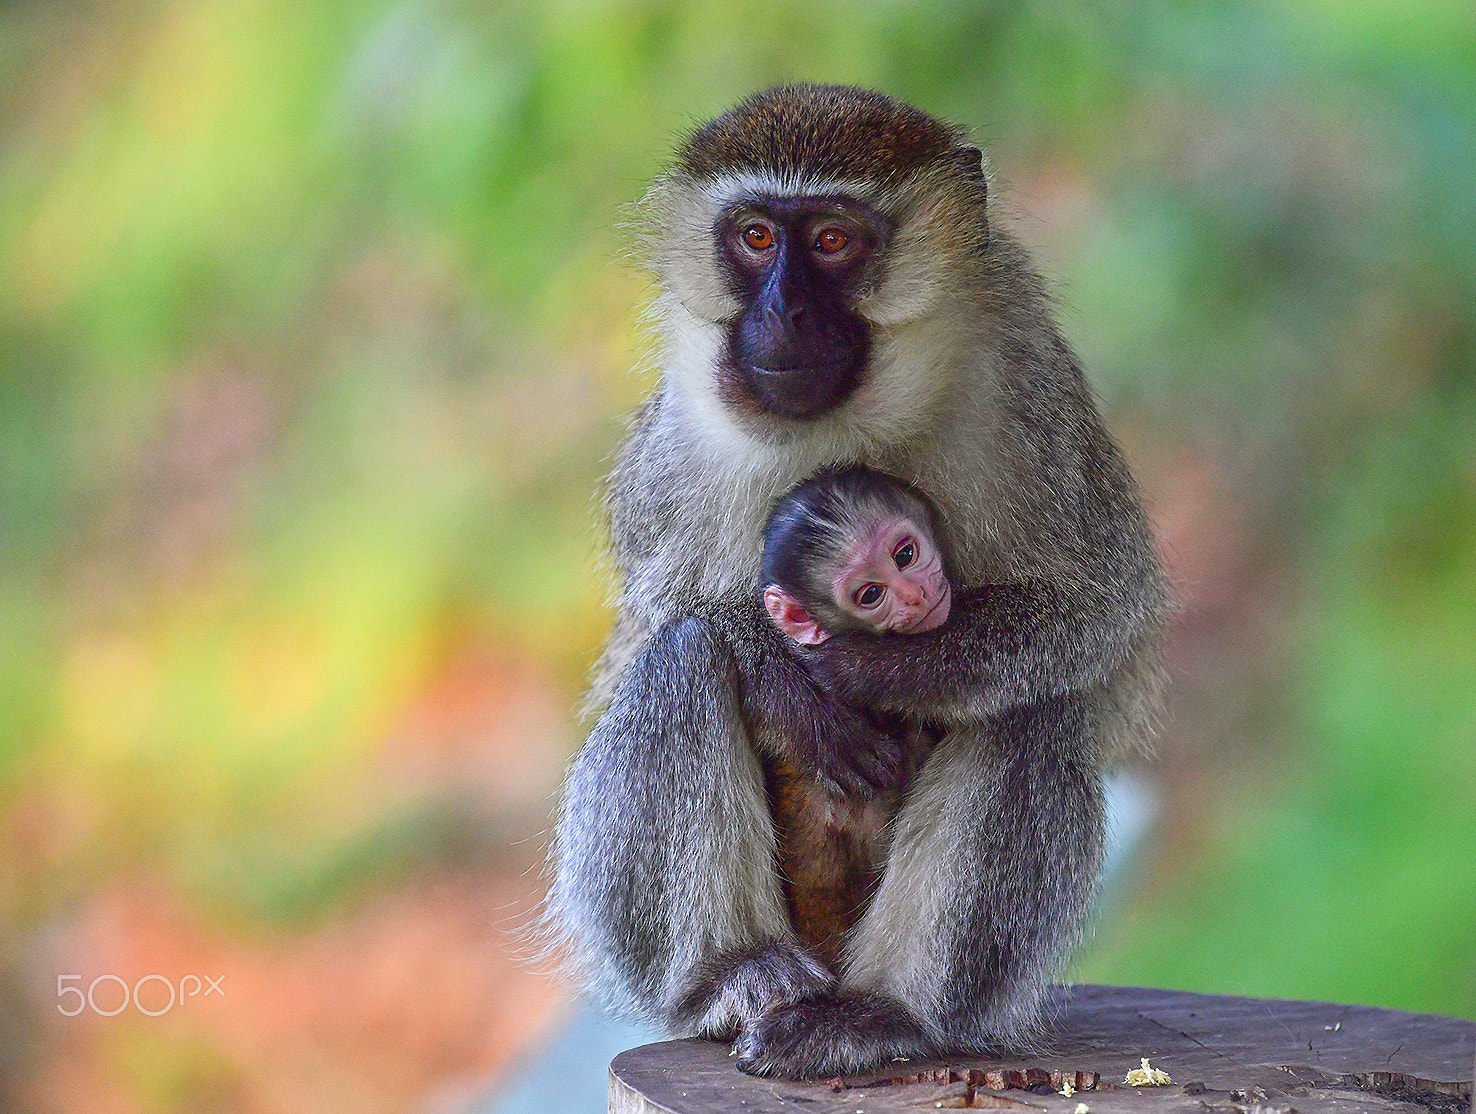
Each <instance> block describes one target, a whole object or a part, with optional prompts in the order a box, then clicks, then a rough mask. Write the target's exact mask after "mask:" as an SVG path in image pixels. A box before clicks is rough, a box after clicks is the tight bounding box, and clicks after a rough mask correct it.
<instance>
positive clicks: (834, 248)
mask: <svg viewBox="0 0 1476 1114" xmlns="http://www.w3.org/2000/svg"><path fill="white" fill-rule="evenodd" d="M850 242H851V240H850V237H848V236H847V235H846V234H845V233H844V232H842V231H841V230H840V229H839V228H822V229H821V230H820V234H819V235H818V236H816V237H815V250H816V251H820V252H824V253H825V254H826V255H834V254H835V253H836V252H838V251H845V249H846V245H847V244H849V243H850Z"/></svg>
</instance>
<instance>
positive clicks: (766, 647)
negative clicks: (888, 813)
mask: <svg viewBox="0 0 1476 1114" xmlns="http://www.w3.org/2000/svg"><path fill="white" fill-rule="evenodd" d="M699 610H701V611H702V612H704V613H705V617H706V618H707V620H708V621H709V622H711V623H712V624H713V625H714V626H716V627H717V629H719V630H720V631H721V632H722V633H723V636H724V637H725V639H726V641H727V642H728V644H729V645H730V646H731V647H732V651H733V658H734V660H735V662H736V664H737V667H738V694H739V706H740V707H741V709H742V713H743V718H744V720H745V721H747V722H748V723H749V724H752V725H756V726H758V727H760V730H759V731H757V732H756V733H755V734H756V735H757V736H758V738H759V740H760V741H761V742H760V745H763V746H766V747H770V748H777V747H780V746H782V747H783V748H784V753H783V754H781V755H779V756H780V757H784V758H788V759H790V760H791V761H793V762H795V764H796V765H798V766H799V768H800V769H801V770H803V771H804V772H805V773H806V774H807V775H809V776H811V777H813V778H814V779H815V780H816V781H817V782H818V783H819V784H820V786H821V788H823V789H825V790H826V792H828V793H831V794H833V795H834V796H850V797H862V798H869V797H871V796H874V795H875V794H876V793H879V792H885V791H886V790H888V789H891V788H893V787H895V786H896V784H897V782H898V780H899V779H900V777H901V771H902V766H903V759H904V757H905V756H906V752H907V742H906V736H905V735H904V733H903V732H901V731H900V730H893V729H891V728H890V727H889V726H888V725H887V724H885V723H883V722H881V721H880V720H879V718H878V717H876V716H872V715H870V714H868V713H867V712H866V711H865V710H863V709H862V708H860V707H858V706H855V705H853V704H851V703H849V702H847V701H845V700H838V699H836V698H835V696H833V695H831V694H829V693H827V692H825V691H823V690H822V689H821V688H820V687H819V686H818V685H817V684H816V683H815V680H814V678H812V677H811V676H810V674H809V672H808V671H807V670H806V668H805V666H804V664H803V663H802V662H801V661H800V660H799V658H798V657H797V656H796V653H795V651H793V650H791V649H790V643H789V642H788V640H787V639H785V638H784V636H783V635H781V634H780V633H779V632H778V631H776V630H775V629H774V625H773V623H772V622H771V621H770V619H769V617H768V615H767V614H765V612H764V610H763V608H762V607H760V606H759V604H758V601H757V600H756V599H755V600H752V601H750V600H728V601H725V602H724V603H722V604H714V605H708V606H705V607H702V608H700V609H699Z"/></svg>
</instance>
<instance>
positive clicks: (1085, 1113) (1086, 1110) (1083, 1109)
mask: <svg viewBox="0 0 1476 1114" xmlns="http://www.w3.org/2000/svg"><path fill="white" fill-rule="evenodd" d="M1071 1114H1092V1108H1091V1107H1090V1106H1088V1105H1087V1104H1086V1103H1084V1102H1079V1103H1077V1104H1076V1109H1075V1110H1073V1111H1072V1112H1071Z"/></svg>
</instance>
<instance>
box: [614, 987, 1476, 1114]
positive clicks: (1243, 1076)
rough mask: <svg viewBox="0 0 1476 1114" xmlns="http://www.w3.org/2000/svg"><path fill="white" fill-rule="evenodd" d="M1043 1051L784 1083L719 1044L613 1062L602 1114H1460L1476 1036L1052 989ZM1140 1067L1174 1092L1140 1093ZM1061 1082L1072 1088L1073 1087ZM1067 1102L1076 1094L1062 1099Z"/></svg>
mask: <svg viewBox="0 0 1476 1114" xmlns="http://www.w3.org/2000/svg"><path fill="white" fill-rule="evenodd" d="M1057 993H1058V996H1059V1002H1058V1007H1059V1010H1060V1013H1059V1017H1058V1020H1057V1023H1056V1024H1055V1026H1053V1028H1052V1030H1051V1034H1050V1036H1049V1037H1048V1038H1047V1041H1046V1047H1047V1048H1048V1049H1049V1051H1048V1052H1046V1053H1043V1054H1041V1055H1038V1056H1016V1057H1007V1058H1004V1059H989V1058H985V1057H970V1056H966V1057H950V1058H948V1059H946V1060H928V1061H898V1062H894V1063H893V1064H892V1065H890V1067H889V1068H888V1069H887V1070H883V1071H878V1072H873V1073H871V1074H868V1075H862V1076H853V1077H847V1078H842V1079H828V1080H816V1081H809V1082H794V1081H791V1080H783V1079H760V1078H755V1077H753V1076H749V1075H744V1074H743V1073H742V1072H740V1071H739V1070H738V1068H737V1067H736V1066H735V1064H734V1062H733V1060H732V1059H731V1058H730V1057H729V1055H728V1046H727V1045H725V1044H719V1043H717V1042H714V1041H701V1040H678V1041H666V1042H664V1043H661V1044H648V1045H644V1046H642V1047H640V1048H633V1049H631V1050H630V1051H628V1052H622V1053H621V1054H620V1055H619V1056H617V1057H615V1059H614V1061H613V1062H612V1063H611V1064H610V1111H611V1114H654V1112H658V1111H659V1112H664V1114H708V1112H710V1111H718V1110H723V1111H728V1110H733V1111H744V1112H745V1114H779V1112H781V1111H782V1112H784V1114H795V1112H811V1114H889V1112H896V1114H900V1112H902V1111H907V1112H909V1114H921V1112H922V1111H925V1110H931V1109H974V1110H1014V1111H1019V1112H1020V1114H1026V1112H1028V1111H1046V1112H1057V1111H1059V1112H1061V1114H1073V1112H1076V1111H1078V1107H1079V1104H1085V1106H1086V1108H1087V1110H1088V1111H1090V1114H1115V1112H1119V1111H1153V1112H1158V1111H1173V1112H1179V1111H1185V1112H1193V1114H1207V1112H1213V1114H1237V1112H1238V1114H1293V1112H1296V1114H1324V1112H1329V1114H1330V1112H1338V1114H1355V1112H1369V1114H1383V1112H1390V1114H1392V1112H1396V1111H1397V1112H1408V1114H1416V1112H1422V1111H1432V1110H1433V1111H1437V1112H1439V1114H1457V1112H1459V1114H1465V1111H1467V1110H1469V1109H1470V1103H1471V1076H1472V1061H1473V1056H1476V1023H1473V1022H1470V1021H1462V1020H1459V1019H1457V1018H1451V1017H1437V1016H1435V1015H1433V1014H1420V1013H1406V1012H1404V1011H1403V1010H1389V1009H1380V1008H1377V1007H1374V1006H1339V1005H1331V1004H1329V1003H1325V1002H1291V1001H1279V1000H1275V999H1267V998H1232V997H1224V996H1219V995H1206V994H1188V993H1184V992H1181V991H1170V990H1145V989H1139V988H1135V987H1125V986H1075V987H1063V988H1060V990H1059V991H1058V992H1057ZM1144 1057H1147V1058H1148V1059H1149V1060H1150V1062H1151V1064H1152V1067H1153V1068H1155V1069H1159V1070H1162V1071H1165V1072H1167V1073H1168V1074H1169V1076H1170V1077H1171V1079H1172V1082H1171V1083H1170V1084H1167V1085H1164V1086H1155V1087H1135V1086H1128V1085H1125V1084H1124V1079H1125V1077H1126V1075H1127V1073H1128V1072H1129V1071H1130V1070H1132V1069H1134V1068H1139V1067H1141V1061H1142V1059H1143V1058H1144ZM1068 1083H1069V1087H1068ZM1068 1090H1070V1091H1071V1092H1072V1093H1070V1094H1063V1093H1061V1092H1066V1091H1068Z"/></svg>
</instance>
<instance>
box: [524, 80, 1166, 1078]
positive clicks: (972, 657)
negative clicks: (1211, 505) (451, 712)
mask: <svg viewBox="0 0 1476 1114" xmlns="http://www.w3.org/2000/svg"><path fill="white" fill-rule="evenodd" d="M646 204H647V211H648V213H649V214H650V223H651V229H652V235H651V238H650V244H651V252H652V265H653V267H654V268H655V270H656V272H657V276H658V279H659V282H660V292H659V294H658V298H657V300H656V303H655V319H656V321H657V325H658V328H659V329H660V331H661V335H662V342H663V345H664V352H663V357H662V360H663V364H662V366H663V376H662V382H661V385H660V386H659V388H658V389H657V390H656V391H655V392H654V393H653V394H652V396H651V398H650V399H649V400H648V401H647V403H646V405H645V407H644V408H643V409H642V411H641V413H640V414H639V416H638V417H637V418H636V420H635V423H634V425H633V427H632V429H631V432H630V435H629V437H628V438H627V440H626V442H625V444H624V446H623V448H622V449H621V451H620V455H619V458H618V460H617V462H616V465H615V467H614V469H613V471H612V473H611V476H610V485H609V510H610V522H611V541H612V551H613V559H614V565H615V568H616V570H617V572H618V573H619V575H620V578H621V586H620V598H619V610H618V614H617V618H616V624H615V630H614V632H613V634H612V636H611V639H610V642H609V644H608V646H607V648H606V652H605V656H604V660H603V662H602V664H601V667H600V672H599V676H598V678H597V680H596V684H595V691H594V694H593V702H594V705H595V707H596V708H598V709H599V712H600V714H599V719H598V722H597V723H596V724H595V726H594V728H593V730H592V731H591V733H590V735H589V738H588V740H587V741H586V743H585V745H584V747H583V749H582V750H581V751H580V753H579V755H578V757H577V758H576V759H575V761H574V763H573V765H572V766H571V768H570V771H569V777H568V782H567V784H566V788H565V796H564V805H563V811H562V813H561V816H560V819H559V824H558V830H557V834H556V839H555V847H554V852H553V854H554V863H555V869H556V877H555V880H554V886H553V890H552V893H551V895H550V907H549V908H550V917H551V920H552V923H554V924H555V925H556V926H557V927H558V928H559V930H560V931H561V932H563V933H564V934H565V935H566V937H567V938H568V939H569V941H570V943H571V944H572V946H573V949H574V952H575V954H576V955H577V957H578V959H579V960H580V962H581V963H582V967H583V970H584V972H585V974H586V976H587V978H588V980H589V981H590V983H591V984H592V985H593V987H594V989H595V990H596V991H597V992H600V993H602V994H603V995H604V996H605V997H606V998H608V999H609V1000H611V1001H612V1002H613V1003H614V1004H616V1005H617V1006H619V1007H622V1008H623V1009H625V1010H627V1011H628V1012H632V1013H634V1014H637V1015H639V1016H641V1017H643V1018H644V1019H646V1020H648V1021H650V1022H654V1023H657V1024H661V1025H663V1026H665V1027H667V1028H669V1029H670V1030H672V1031H673V1032H678V1033H696V1034H701V1035H705V1036H710V1037H718V1038H723V1039H733V1040H734V1042H735V1049H736V1052H737V1063H738V1066H739V1067H740V1068H742V1069H743V1070H745V1071H750V1072H756V1073H760V1074H773V1075H786V1076H800V1077H809V1076H818V1075H832V1074H839V1073H846V1072H853V1071H859V1070H861V1069H864V1068H868V1067H872V1066H875V1065H877V1064H880V1063H883V1062H885V1061H887V1060H889V1059H890V1058H892V1057H895V1056H908V1057H921V1056H927V1055H934V1054H945V1053H950V1052H962V1051H969V1050H983V1049H1000V1048H1004V1047H1010V1046H1018V1045H1020V1044H1021V1043H1023V1042H1028V1041H1029V1040H1030V1039H1031V1038H1032V1036H1033V1035H1034V1034H1035V1033H1036V1032H1037V1031H1038V1025H1039V1020H1040V1017H1041V1015H1042V1010H1043V1008H1044V1006H1045V1004H1046V1003H1047V1000H1048V996H1047V989H1048V986H1049V984H1050V980H1051V979H1052V977H1053V976H1054V974H1055V973H1056V972H1057V970H1058V968H1059V964H1060V963H1061V961H1062V959H1063V957H1064V955H1065V953H1066V950H1067V949H1068V947H1069V946H1070V944H1071V943H1072V941H1073V940H1074V939H1075V938H1076V937H1077V935H1078V933H1079V930H1080V927H1081V925H1082V923H1083V920H1084V918H1085V915H1086V911H1087V908H1088V904H1089V900H1090V897H1091V894H1092V891H1093V887H1094V884H1095V880H1096V877H1097V873H1098V870H1099V866H1100V859H1101V848H1102V833H1103V825H1104V817H1103V809H1104V806H1103V798H1102V784H1101V773H1102V769H1103V765H1104V762H1105V761H1107V760H1108V758H1109V757H1110V756H1111V755H1112V754H1113V753H1116V752H1120V751H1121V750H1122V749H1123V748H1125V747H1131V746H1134V745H1137V744H1139V743H1141V742H1142V740H1143V739H1144V737H1145V736H1146V734H1147V732H1148V728H1149V725H1150V723H1151V719H1152V715H1153V710H1154V707H1155V698H1156V695H1157V691H1158V669H1157V651H1158V645H1159V641H1160V635H1161V630H1162V625H1163V619H1164V616H1165V614H1166V596H1165V591H1164V585H1163V578H1162V573H1161V571H1160V568H1159V564H1158V561H1157V558H1156V555H1155V552H1154V547H1153V543H1152V539H1151V536H1150V534H1149V531H1148V528H1147V525H1146V523H1145V520H1144V516H1143V512H1142V507H1141V505H1140V502H1139V498H1138V495H1137V491H1136V489H1135V487H1134V485H1133V481H1132V479H1131V477H1130V475H1129V473H1128V470H1127V468H1126V466H1125V464H1124V462H1123V459H1122V456H1121V454H1120V453H1119V451H1118V449H1117V447H1116V445H1115V444H1114V443H1113V441H1112V439H1111V437H1110V436H1109V435H1108V433H1107V431H1106V429H1105V427H1104V426H1103V423H1102V421H1101V418H1100V416H1099V415H1098V413H1097V410H1096V408H1095V406H1094V404H1093V401H1092V397H1091V392H1090V390H1089V388H1088V386H1087V384H1086V381H1085V379H1084V377H1083V375H1082V372H1081V369H1080V367H1079V365H1078V363H1077V360H1076V357H1075V355H1074V354H1073V352H1072V351H1071V349H1070V347H1069V346H1068V345H1067V343H1066V341H1065V340H1064V339H1063V338H1062V337H1061V335H1060V332H1059V331H1058V329H1057V327H1056V324H1055V321H1054V319H1053V316H1052V313H1051V308H1050V304H1049V301H1048V299H1047V298H1046V296H1045V293H1044V290H1043V287H1042V284H1041V282H1040V280H1039V278H1038V277H1037V276H1036V274H1035V272H1034V271H1033V269H1032V268H1031V266H1030V264H1029V262H1028V260H1027V259H1026V257H1025V255H1024V253H1023V251H1022V250H1021V249H1020V247H1019V245H1018V244H1017V243H1016V242H1015V240H1014V239H1013V238H1012V237H1011V236H1010V234H1009V233H1008V231H1007V230H1004V229H1002V228H1000V227H999V226H998V222H997V221H994V220H993V219H991V216H992V214H991V209H990V206H989V203H988V189H987V182H986V179H985V176H984V173H983V171H982V168H981V163H980V158H979V153H978V151H977V149H975V148H973V147H971V146H970V145H969V144H968V143H967V142H966V141H965V138H964V136H963V135H962V133H961V132H960V131H959V130H958V129H957V128H954V127H952V126H951V125H949V124H946V123H943V122H942V121H939V120H936V119H934V118H933V117H931V116H928V115H927V114H925V113H922V112H920V111H918V110H917V109H914V108H911V107H909V106H906V105H902V104H899V103H898V102H896V101H893V100H891V99H890V98H887V97H885V96H883V95H881V94H878V93H872V92H868V91H865V90H857V89H847V88H840V87H826V86H807V85H801V86H788V87H783V88H778V89H772V90H768V91H767V92H764V93H760V94H757V95H756V96H754V97H752V98H750V99H749V100H747V101H745V102H743V103H742V104H740V105H739V106H738V107H736V108H735V109H733V110H732V111H731V112H728V113H726V114H724V115H723V116H722V117H720V118H719V119H718V120H716V121H714V122H713V123H712V124H710V125H707V126H705V127H704V128H702V129H700V130H698V131H697V132H696V133H695V134H694V135H693V136H692V137H691V138H690V139H689V140H688V141H687V142H686V143H685V144H684V145H683V147H682V149H681V150H680V151H679V153H678V156H677V159H676V163H675V166H674V168H673V170H672V171H671V172H669V173H668V174H667V175H665V176H663V177H662V178H660V179H658V181H657V182H656V183H655V184H654V185H653V187H652V190H651V193H650V195H649V196H648V199H647V203H646ZM858 323H859V324H858ZM852 463H859V464H866V465H868V466H870V467H873V468H876V469H878V470H880V471H882V472H886V473H888V474H890V475H894V476H897V477H899V478H900V479H902V480H903V481H905V482H907V483H908V484H910V485H912V486H913V487H915V488H916V489H917V490H918V491H920V492H923V493H924V494H925V496H926V498H927V499H928V500H929V501H930V502H931V503H932V505H933V506H934V508H936V512H937V513H936V519H935V526H936V529H937V534H938V541H939V543H940V547H941V549H942V550H943V552H945V553H946V554H947V555H948V559H949V562H950V565H949V569H948V572H949V574H950V580H951V583H952V586H953V608H952V611H951V612H950V615H949V618H948V621H947V623H946V624H945V625H944V626H942V627H940V628H938V629H936V630H930V631H927V632H925V633H914V634H910V635H907V636H905V637H894V636H890V635H883V636H876V635H872V634H869V633H861V632H842V633H838V634H835V635H833V636H832V637H831V638H830V639H829V640H828V641H826V642H825V643H823V644H821V645H817V646H811V647H806V648H803V649H799V648H796V647H795V646H793V644H791V643H789V642H788V640H787V639H785V638H784V637H783V636H782V635H780V634H779V633H778V632H777V630H776V629H775V628H774V626H773V625H772V624H771V622H770V621H769V616H768V614H767V613H766V612H765V611H764V610H763V608H762V607H761V605H760V596H761V593H762V589H763V586H764V585H763V582H762V570H761V567H760V565H761V554H762V540H763V539H762V530H763V524H764V520H765V517H766V514H767V511H768V509H769V507H770V506H771V505H772V503H773V501H774V500H775V499H776V498H778V497H779V496H780V495H782V494H783V493H784V492H785V491H788V490H789V489H790V488H792V487H793V486H794V485H795V484H797V483H799V482H800V481H801V480H802V479H804V478H805V477H807V476H810V475H812V474H813V473H814V472H815V471H816V469H818V468H820V467H822V466H824V465H827V464H852ZM875 710H879V711H883V712H885V713H887V714H888V715H889V716H895V717H898V718H899V719H900V721H901V722H902V723H903V724H917V723H922V722H928V723H932V724H936V725H937V726H938V727H939V728H940V731H941V738H939V739H938V741H937V743H936V745H933V746H932V747H931V749H930V750H928V751H927V756H926V760H925V762H924V763H923V765H922V768H921V769H920V770H918V771H917V772H916V774H915V775H913V776H909V755H912V754H916V753H918V751H917V750H916V749H915V748H914V747H913V746H912V742H913V741H915V739H914V738H913V737H911V736H909V734H908V730H906V729H904V730H901V731H898V730H897V729H895V721H893V722H891V723H888V722H877V720H876V719H875V717H873V716H872V714H871V713H872V712H873V711H875ZM924 749H926V748H924ZM783 763H788V764H789V765H790V766H792V767H795V768H796V769H798V770H799V772H800V774H801V775H802V776H805V777H818V776H820V775H821V773H822V772H824V771H829V776H830V777H831V780H832V781H833V782H836V784H835V785H834V786H833V788H835V789H836V790H838V796H839V798H840V799H842V800H844V801H859V802H861V803H862V805H863V806H864V807H870V806H871V805H872V804H877V806H878V807H879V808H883V810H884V811H886V812H890V811H891V806H890V804H885V802H889V801H892V802H895V804H896V813H895V816H894V817H893V818H892V820H891V823H890V824H886V825H883V827H882V828H881V831H882V833H883V837H882V838H881V839H880V840H879V841H877V842H876V843H875V844H874V845H872V848H871V851H869V852H868V856H863V858H869V857H871V856H874V858H875V862H877V863H879V864H880V865H879V869H878V870H877V871H876V873H875V875H873V874H872V873H871V872H870V870H871V868H870V867H869V866H867V867H863V866H857V867H856V868H855V869H856V870H857V871H858V872H860V871H862V870H863V869H864V870H866V871H867V874H866V881H867V883H868V885H867V886H863V887H862V888H863V889H866V890H869V889H870V886H869V883H870V881H871V880H872V878H873V877H875V879H876V884H875V886H874V892H870V893H869V896H868V897H867V899H866V900H865V901H864V907H863V908H861V909H860V910H859V917H858V918H857V919H856V920H855V923H854V924H853V925H850V926H849V927H848V928H845V930H844V934H843V936H841V935H840V932H839V930H837V931H831V930H828V929H827V930H826V935H827V936H828V938H830V939H832V940H835V939H836V938H837V937H839V946H838V947H836V946H831V947H822V946H820V944H819V943H817V936H818V935H819V933H817V932H812V931H810V930H808V929H806V928H805V927H804V925H803V924H801V925H799V926H797V925H796V923H795V920H796V919H797V918H796V917H795V916H793V915H792V913H791V910H790V908H789V906H788V904H787V902H786V894H785V886H784V880H783V876H782V875H781V870H780V866H781V863H782V862H783V858H782V857H783V854H784V852H783V846H782V842H781V837H782V836H784V832H783V831H782V826H781V830H780V831H778V832H776V817H775V813H776V811H777V812H779V813H781V814H782V813H783V808H784V806H783V805H782V803H781V804H779V805H777V806H776V805H772V804H771V799H770V792H774V777H775V771H776V769H778V768H779V766H780V765H781V764H783ZM812 771H813V772H812ZM766 779H767V786H766ZM842 782H843V783H844V784H842ZM766 788H767V790H768V792H766ZM829 788H831V787H827V791H828V790H829ZM781 792H782V791H781ZM775 799H776V800H777V799H778V796H777V795H776V798H775ZM879 802H882V803H879ZM786 865H788V866H789V869H791V870H793V869H794V866H793V864H786ZM842 873H845V871H842ZM863 896H866V895H863ZM797 927H798V928H799V929H800V930H799V931H797V930H796V929H797Z"/></svg>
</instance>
